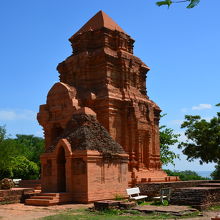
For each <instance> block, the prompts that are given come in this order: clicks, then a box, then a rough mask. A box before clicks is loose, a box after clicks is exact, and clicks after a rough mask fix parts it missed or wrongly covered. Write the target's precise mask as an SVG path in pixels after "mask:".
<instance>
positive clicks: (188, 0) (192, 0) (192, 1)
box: [156, 0, 200, 8]
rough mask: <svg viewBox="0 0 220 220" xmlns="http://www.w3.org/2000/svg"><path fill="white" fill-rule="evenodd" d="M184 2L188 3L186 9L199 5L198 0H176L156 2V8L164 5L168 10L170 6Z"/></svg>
mask: <svg viewBox="0 0 220 220" xmlns="http://www.w3.org/2000/svg"><path fill="white" fill-rule="evenodd" d="M185 2H186V3H188V4H187V8H194V7H195V6H197V5H198V4H199V2H200V0H177V1H171V0H164V1H158V2H156V4H157V5H158V6H163V5H166V6H168V8H169V7H170V6H171V5H172V4H176V3H185Z"/></svg>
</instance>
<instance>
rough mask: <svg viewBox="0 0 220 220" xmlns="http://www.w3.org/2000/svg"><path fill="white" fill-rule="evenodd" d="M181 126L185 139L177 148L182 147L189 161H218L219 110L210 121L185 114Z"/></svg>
mask: <svg viewBox="0 0 220 220" xmlns="http://www.w3.org/2000/svg"><path fill="white" fill-rule="evenodd" d="M217 106H219V104H218V105H217ZM181 128H185V129H186V130H185V136H186V137H187V140H186V141H185V142H181V143H180V144H179V148H183V151H182V152H183V153H184V154H185V155H187V159H188V160H189V161H192V160H194V159H200V163H201V164H203V163H204V162H205V163H209V162H215V163H220V112H217V115H216V116H215V117H213V118H212V119H211V120H210V121H207V120H205V119H202V118H201V117H200V116H199V115H196V116H192V115H186V116H185V121H184V122H183V123H182V125H181Z"/></svg>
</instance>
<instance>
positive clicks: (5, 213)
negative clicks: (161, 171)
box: [0, 203, 220, 220]
mask: <svg viewBox="0 0 220 220" xmlns="http://www.w3.org/2000/svg"><path fill="white" fill-rule="evenodd" d="M92 206H93V204H66V205H56V206H48V207H42V206H29V205H28V206H27V205H24V204H20V203H17V204H7V205H0V219H1V220H33V219H39V218H42V217H45V216H50V215H55V214H59V213H62V212H65V211H67V210H68V209H85V208H89V207H92ZM169 208H172V207H171V206H169ZM218 213H220V211H219V212H218V211H207V212H203V216H199V217H196V218H185V219H188V220H189V219H191V220H210V219H211V217H214V216H216V215H217V214H218Z"/></svg>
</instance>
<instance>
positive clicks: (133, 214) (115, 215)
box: [42, 209, 198, 220]
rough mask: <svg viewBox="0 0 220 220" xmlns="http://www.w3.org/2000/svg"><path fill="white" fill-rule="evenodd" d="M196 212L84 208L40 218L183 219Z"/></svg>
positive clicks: (98, 219)
mask: <svg viewBox="0 0 220 220" xmlns="http://www.w3.org/2000/svg"><path fill="white" fill-rule="evenodd" d="M197 215H198V213H193V214H190V215H185V216H182V217H177V216H173V215H170V214H158V213H152V214H142V213H140V212H138V211H134V210H130V211H129V210H128V211H120V210H108V211H103V212H98V211H96V212H90V211H88V210H85V209H83V210H82V209H81V210H68V211H66V212H63V213H61V214H57V215H52V216H47V217H44V218H42V220H60V219H62V220H123V219H128V220H142V219H183V218H193V217H196V216H197Z"/></svg>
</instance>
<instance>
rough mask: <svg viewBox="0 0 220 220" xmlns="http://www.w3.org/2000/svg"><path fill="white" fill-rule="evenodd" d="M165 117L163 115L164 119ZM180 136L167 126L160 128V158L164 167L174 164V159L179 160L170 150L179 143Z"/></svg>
mask: <svg viewBox="0 0 220 220" xmlns="http://www.w3.org/2000/svg"><path fill="white" fill-rule="evenodd" d="M163 116H164V115H161V117H163ZM179 136H180V135H179V134H175V133H174V130H173V129H171V128H167V126H165V125H162V126H160V158H161V162H162V163H163V165H167V164H169V163H171V164H173V165H175V164H174V159H176V158H179V155H178V154H176V153H174V152H173V151H172V150H170V147H171V146H173V145H174V144H176V143H178V137H179Z"/></svg>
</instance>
